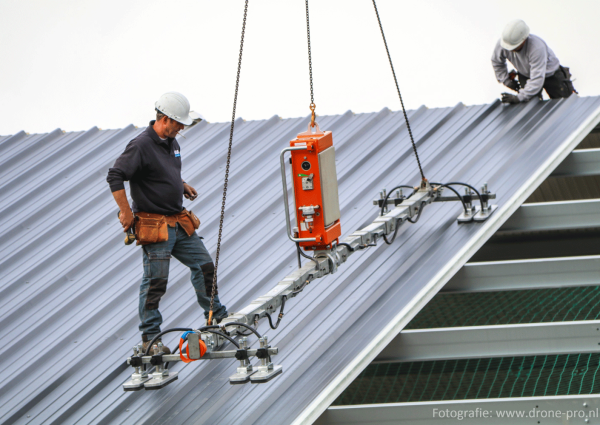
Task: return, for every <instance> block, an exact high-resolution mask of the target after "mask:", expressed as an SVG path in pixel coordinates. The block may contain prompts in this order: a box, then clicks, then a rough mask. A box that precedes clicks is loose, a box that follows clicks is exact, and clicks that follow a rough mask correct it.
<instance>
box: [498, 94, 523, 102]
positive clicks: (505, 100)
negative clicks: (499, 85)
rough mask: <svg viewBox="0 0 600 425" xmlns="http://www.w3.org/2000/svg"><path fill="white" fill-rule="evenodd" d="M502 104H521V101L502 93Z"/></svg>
mask: <svg viewBox="0 0 600 425" xmlns="http://www.w3.org/2000/svg"><path fill="white" fill-rule="evenodd" d="M502 103H521V101H520V100H519V98H518V97H517V96H515V95H514V94H510V93H502Z"/></svg>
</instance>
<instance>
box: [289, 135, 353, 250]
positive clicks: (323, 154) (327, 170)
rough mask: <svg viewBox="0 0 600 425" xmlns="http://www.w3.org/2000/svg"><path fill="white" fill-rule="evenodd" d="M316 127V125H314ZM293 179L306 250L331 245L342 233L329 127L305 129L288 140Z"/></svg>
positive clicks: (300, 228) (298, 219) (301, 235)
mask: <svg viewBox="0 0 600 425" xmlns="http://www.w3.org/2000/svg"><path fill="white" fill-rule="evenodd" d="M317 129H318V127H317ZM290 146H291V147H295V148H299V147H300V148H302V147H306V149H301V150H293V151H291V155H292V157H291V163H292V181H293V186H294V200H295V211H296V225H297V226H298V227H297V229H298V230H297V231H298V237H299V238H316V241H314V242H300V246H302V247H304V249H306V250H314V249H326V248H330V247H331V243H332V242H336V241H337V239H338V238H339V237H340V236H341V234H342V228H341V225H340V203H339V198H338V185H337V172H336V169H335V148H334V147H333V138H332V135H331V131H325V132H322V131H320V130H317V131H316V132H312V131H310V130H309V131H307V132H305V133H301V134H299V135H298V137H297V138H296V139H294V140H292V141H291V142H290Z"/></svg>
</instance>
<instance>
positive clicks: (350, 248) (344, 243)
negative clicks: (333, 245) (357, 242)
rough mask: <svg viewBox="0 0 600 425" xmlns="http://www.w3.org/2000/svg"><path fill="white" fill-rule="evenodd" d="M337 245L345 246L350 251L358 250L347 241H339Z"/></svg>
mask: <svg viewBox="0 0 600 425" xmlns="http://www.w3.org/2000/svg"><path fill="white" fill-rule="evenodd" d="M337 246H345V247H346V248H348V251H350V252H354V251H356V250H355V249H354V248H352V247H351V246H350V244H349V243H346V242H338V244H337Z"/></svg>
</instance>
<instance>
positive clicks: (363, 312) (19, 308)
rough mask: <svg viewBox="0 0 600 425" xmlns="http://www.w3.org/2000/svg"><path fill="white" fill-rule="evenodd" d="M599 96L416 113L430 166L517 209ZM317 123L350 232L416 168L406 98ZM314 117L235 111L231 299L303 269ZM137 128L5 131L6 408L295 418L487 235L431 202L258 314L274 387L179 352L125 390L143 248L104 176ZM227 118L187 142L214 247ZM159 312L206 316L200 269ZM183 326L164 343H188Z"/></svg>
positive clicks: (76, 418) (88, 416)
mask: <svg viewBox="0 0 600 425" xmlns="http://www.w3.org/2000/svg"><path fill="white" fill-rule="evenodd" d="M599 108H600V98H578V97H571V98H569V99H566V100H559V101H546V102H537V101H533V102H530V103H528V104H523V105H518V106H510V107H508V106H504V105H501V104H499V102H494V103H492V104H490V105H478V106H470V107H467V106H464V105H462V104H458V105H456V106H455V107H451V108H436V109H427V108H425V107H421V108H419V109H417V110H415V111H410V112H409V115H410V118H411V127H412V128H413V132H414V134H415V139H416V140H417V145H418V146H419V153H420V156H421V161H422V163H423V166H424V170H425V174H426V176H427V177H428V178H430V179H431V180H432V181H435V180H438V181H449V180H462V181H468V182H470V183H474V184H476V185H480V184H481V183H483V182H485V181H487V182H489V184H490V187H491V189H492V190H493V191H495V192H497V193H498V204H499V205H500V207H501V209H502V208H508V204H509V203H510V202H514V199H512V200H511V196H512V194H514V193H515V192H516V191H519V190H520V191H525V192H527V191H528V192H529V193H531V191H533V189H535V187H529V186H531V184H532V183H531V178H532V176H534V175H535V174H536V172H539V170H540V169H543V167H544V166H547V163H548V160H549V159H550V158H552V157H553V156H556V155H557V151H559V150H561V149H563V150H564V149H565V144H564V143H565V141H566V140H569V139H570V138H573V137H574V135H575V136H577V132H581V131H582V130H581V128H580V127H581V125H582V123H584V122H588V121H590V120H592V121H593V120H595V122H594V123H593V124H594V125H595V124H597V122H598V120H599V119H600V116H599V115H598V111H599ZM319 124H320V126H321V128H323V129H327V130H332V131H333V137H334V144H335V146H336V152H337V170H338V178H339V192H340V202H341V213H342V230H343V234H344V235H348V234H350V233H351V232H352V231H354V230H356V229H358V228H360V227H362V226H364V225H365V224H367V223H369V222H370V221H371V220H372V219H373V218H374V217H375V216H376V214H377V211H376V210H375V208H374V207H373V206H372V204H371V200H372V199H373V197H374V196H375V195H376V194H377V193H378V191H379V190H380V189H381V188H383V187H388V188H390V187H392V186H393V185H395V184H399V183H409V184H417V183H418V180H419V175H418V170H417V167H416V163H415V160H414V156H413V154H412V150H411V148H410V144H409V141H408V137H407V132H406V127H405V125H404V121H403V118H402V114H401V113H399V112H391V111H389V110H387V109H384V110H382V111H380V112H378V113H370V114H352V113H351V112H347V113H345V114H342V115H337V116H323V117H319ZM306 125H307V120H306V118H297V119H284V120H282V119H279V118H278V117H276V116H275V117H272V118H270V119H267V120H260V121H248V122H245V121H243V120H241V119H238V120H237V122H236V133H235V137H234V149H233V157H232V173H231V176H230V185H229V193H228V205H227V214H226V221H225V229H224V243H223V246H222V257H221V264H220V270H221V273H220V274H219V277H220V297H221V299H222V300H223V301H224V302H225V303H226V304H227V306H228V308H229V310H230V311H236V310H238V309H240V308H241V307H243V306H245V305H246V304H247V303H249V302H250V301H251V300H252V299H254V298H256V297H258V296H260V295H262V294H264V293H266V292H267V291H268V290H269V289H271V288H272V287H273V286H275V285H276V283H277V282H278V281H279V280H280V279H282V278H283V277H284V276H285V275H286V274H288V273H289V272H290V271H292V270H293V269H294V267H295V264H296V259H295V253H294V247H293V245H292V244H291V243H290V242H289V240H287V237H286V236H285V221H284V219H283V205H282V200H281V182H280V178H279V168H278V167H279V165H278V155H279V151H280V150H281V148H283V147H285V146H287V145H288V142H289V140H291V139H292V138H294V137H295V135H296V134H297V133H299V132H301V131H304V129H305V128H306ZM140 131H142V129H138V128H135V127H133V126H129V127H126V128H124V129H121V130H99V129H97V128H93V129H90V130H88V131H86V132H74V133H63V132H62V131H60V130H56V131H54V132H51V133H48V134H45V135H26V134H25V133H23V132H21V133H18V134H17V135H14V136H4V137H0V153H1V154H2V155H1V158H2V159H0V161H1V164H2V165H1V167H0V200H1V202H0V220H1V222H2V224H3V226H2V227H3V230H4V233H3V237H2V239H1V240H0V254H1V255H0V278H1V279H0V336H1V338H2V339H1V340H2V341H3V342H4V348H5V350H4V352H3V356H2V357H1V360H0V364H2V370H3V371H4V379H3V381H2V384H0V385H1V387H0V388H1V391H0V406H2V407H0V421H2V422H4V423H47V424H50V423H56V424H58V423H60V424H63V423H64V424H70V423H86V424H87V423H111V424H112V423H145V424H153V423H165V422H168V423H171V424H180V423H240V422H244V423H247V424H250V423H256V422H258V421H260V422H263V421H270V422H271V423H278V424H279V423H280V424H288V423H292V422H293V421H294V420H295V418H297V417H299V415H300V414H301V413H303V412H304V414H306V412H307V411H308V410H310V409H313V410H314V409H315V407H314V406H315V404H314V403H315V400H316V399H318V398H319V397H325V396H327V397H329V398H331V397H332V396H333V397H334V396H335V394H333V392H334V391H333V390H332V389H331V388H332V387H331V385H332V382H333V381H334V379H335V378H336V376H337V375H339V374H340V373H342V372H344V373H346V371H347V368H348V366H349V365H350V364H351V363H352V362H353V361H354V360H355V359H356V358H357V357H358V356H362V355H363V354H361V353H362V351H363V349H364V347H365V346H367V345H368V343H369V342H370V340H371V339H372V338H374V337H375V336H376V335H377V334H378V333H379V332H380V331H381V330H382V329H383V328H385V327H386V325H387V324H389V323H390V321H392V320H394V318H395V317H396V316H397V315H398V313H399V312H401V311H403V309H405V308H406V306H407V305H409V304H410V303H414V300H415V299H416V298H419V297H422V294H419V293H420V292H421V291H422V290H423V288H424V287H425V286H426V285H427V284H428V282H430V281H431V280H432V279H433V278H434V277H435V275H436V274H437V273H438V272H439V271H440V270H441V269H442V268H444V267H446V266H447V265H448V262H449V261H452V259H453V258H454V254H455V253H456V252H458V251H459V250H460V249H461V248H463V247H464V246H467V245H469V244H473V243H474V242H473V241H474V240H475V239H476V238H478V237H479V238H480V237H481V235H480V234H479V231H480V230H481V229H482V227H481V226H482V225H477V224H472V225H467V226H459V225H457V224H456V221H455V218H456V216H457V215H458V214H459V213H460V206H459V205H456V204H453V205H451V204H434V205H431V206H429V207H428V208H427V209H426V211H425V212H424V213H423V216H422V217H421V220H420V221H419V223H418V224H416V225H414V226H413V225H411V226H408V225H405V226H404V227H403V228H402V229H401V231H400V232H399V235H398V238H397V239H396V242H395V243H394V245H392V246H391V247H383V246H380V247H377V248H376V249H371V250H369V251H365V252H361V253H358V254H355V255H354V256H353V258H352V260H351V261H350V262H349V263H346V265H344V266H343V267H342V268H341V269H340V270H339V272H338V273H337V274H335V275H333V276H329V277H326V278H323V279H320V280H319V281H316V282H314V283H312V284H311V285H309V286H308V287H307V289H306V290H305V291H304V292H303V293H302V294H301V296H299V297H297V298H295V299H293V300H291V301H290V302H289V303H288V304H287V305H286V310H287V311H286V315H285V317H284V320H283V321H282V324H281V326H280V328H278V329H277V330H275V331H271V330H269V331H268V332H267V331H266V328H267V327H268V325H267V324H266V323H262V324H261V327H260V328H259V329H260V330H261V331H263V332H266V334H267V335H268V336H269V337H270V340H271V341H272V343H273V344H274V345H276V346H277V347H279V348H280V354H279V355H278V356H276V358H275V359H276V361H277V363H280V364H283V366H284V373H283V375H282V376H280V377H278V378H276V379H275V380H274V381H272V382H270V383H269V384H266V385H249V384H248V385H245V386H230V385H229V383H228V380H227V378H228V376H229V375H230V374H232V373H233V372H234V369H235V363H234V362H233V361H208V362H195V363H192V364H189V365H185V366H182V365H177V366H175V369H176V370H178V371H179V373H180V379H179V380H178V381H177V382H175V383H173V384H171V385H169V386H168V387H166V388H164V389H162V390H160V391H148V392H140V393H125V392H123V391H122V388H121V384H122V383H123V382H124V381H125V380H126V379H127V378H128V376H129V375H130V374H131V369H130V368H127V367H126V366H125V364H124V359H125V358H126V356H128V355H129V353H130V350H131V346H132V345H133V344H135V343H137V341H138V338H139V335H138V331H137V325H138V319H137V291H138V285H139V279H140V275H141V267H140V266H141V264H140V263H141V255H140V250H139V249H138V248H134V247H126V246H124V245H123V242H122V240H123V236H122V233H121V232H120V230H119V227H120V226H119V224H118V221H117V220H116V210H117V208H116V205H115V204H114V201H113V200H112V196H111V194H110V191H109V189H108V185H107V184H106V182H105V177H106V171H107V169H108V167H110V166H111V165H112V163H113V162H114V159H115V158H116V157H117V156H118V155H119V154H120V152H121V151H122V150H123V149H124V147H125V145H126V143H127V142H128V141H129V140H130V139H131V138H133V137H134V136H135V135H136V134H138V133H139V132H140ZM228 133H229V124H228V123H217V124H206V123H200V124H198V125H196V126H195V127H192V128H190V129H189V130H187V131H186V132H185V133H184V134H185V137H186V139H181V140H180V144H181V146H182V149H181V150H182V158H183V169H184V172H183V176H184V178H185V179H186V181H188V182H189V183H190V184H192V185H193V186H195V187H196V188H197V189H198V192H199V193H200V196H199V198H198V199H197V200H196V201H194V202H192V203H190V202H189V201H186V206H187V207H191V208H192V209H193V210H194V211H195V212H196V213H197V214H198V215H199V216H200V217H201V219H202V221H203V224H202V227H201V229H200V232H199V233H200V234H201V235H202V236H204V237H205V242H206V245H207V248H208V249H209V251H210V252H211V253H213V254H214V250H215V245H216V232H217V227H218V214H219V210H220V198H221V193H222V179H223V172H224V166H225V158H226V146H227V141H228ZM573 147H574V146H573ZM565 154H566V153H565ZM550 171H551V170H549V171H548V173H549V172H550ZM544 177H545V176H544ZM528 180H529V182H528ZM529 193H527V194H529ZM515 208H516V206H515ZM499 217H500V216H499ZM500 224H501V223H500ZM465 261H466V259H465ZM459 266H460V265H459ZM430 295H431V296H433V294H430ZM428 296H429V295H428ZM161 312H162V314H163V317H164V318H165V323H164V325H163V329H166V328H168V327H173V326H192V325H195V326H198V325H200V324H201V323H202V322H203V315H202V312H201V311H200V309H199V307H198V306H197V304H196V303H195V296H194V293H193V289H192V287H191V285H190V284H189V272H188V271H187V269H185V268H184V267H182V266H181V265H180V264H178V263H177V262H176V261H173V262H172V263H171V270H170V280H169V289H168V291H167V294H166V296H165V297H164V298H163V300H162V302H161ZM411 314H412V313H411ZM408 319H410V317H408ZM177 338H178V336H177V337H173V339H166V341H167V342H169V344H170V345H174V342H172V341H175V340H176V339H177ZM376 354H377V353H374V354H373V356H374V355H376ZM335 391H337V389H336V390H335ZM325 392H331V394H325V395H324V393H325ZM311 406H312V407H311ZM325 407H326V406H325ZM28 416H29V417H28ZM313 416H314V415H313Z"/></svg>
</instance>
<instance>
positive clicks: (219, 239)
mask: <svg viewBox="0 0 600 425" xmlns="http://www.w3.org/2000/svg"><path fill="white" fill-rule="evenodd" d="M247 15H248V0H246V5H245V7H244V23H243V24H242V38H241V40H240V55H239V58H238V68H237V77H236V79H235V95H234V97H233V112H232V114H231V128H230V130H229V149H228V150H227V167H225V183H224V184H223V202H222V203H221V219H220V221H219V238H218V239H217V254H216V256H215V276H214V279H213V284H212V291H211V294H210V311H209V313H208V321H207V324H208V325H211V324H212V319H213V305H214V302H215V292H216V290H217V270H218V268H219V254H220V253H221V236H222V235H223V220H224V219H225V201H226V199H227V183H228V181H229V164H230V163H231V146H232V143H233V127H234V125H235V109H236V106H237V97H238V89H239V86H240V71H241V69H242V52H243V51H244V35H245V33H246V16H247Z"/></svg>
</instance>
